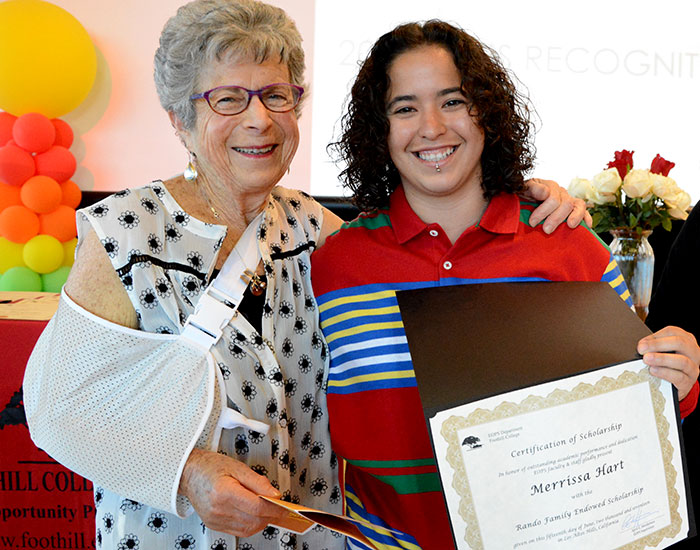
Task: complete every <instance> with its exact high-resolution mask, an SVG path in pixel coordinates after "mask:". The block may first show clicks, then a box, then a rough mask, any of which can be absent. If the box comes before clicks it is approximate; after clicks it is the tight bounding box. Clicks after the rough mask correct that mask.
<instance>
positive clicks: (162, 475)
mask: <svg viewBox="0 0 700 550" xmlns="http://www.w3.org/2000/svg"><path fill="white" fill-rule="evenodd" d="M261 216H262V214H260V215H259V216H258V217H256V218H255V220H253V222H251V224H250V225H249V226H248V227H247V228H246V231H245V232H244V233H243V235H242V236H241V238H240V239H239V241H238V243H237V245H236V247H235V248H234V250H233V251H232V252H231V254H230V255H229V257H228V258H227V260H226V262H225V264H224V265H223V267H222V269H221V272H220V274H219V276H218V277H217V278H216V279H215V280H214V281H213V282H212V283H211V284H210V285H209V286H208V287H207V288H206V290H205V291H204V293H203V294H202V296H201V297H200V299H199V302H198V303H197V305H196V308H195V311H194V313H193V314H192V315H190V317H189V318H188V319H187V322H186V324H185V327H184V328H183V330H182V333H181V334H180V335H176V336H173V335H163V334H153V333H148V332H142V331H139V330H133V329H130V328H127V327H124V326H121V325H117V324H115V323H111V322H109V321H106V320H104V319H102V318H100V317H97V316H96V315H94V314H92V313H90V312H88V311H86V310H84V309H83V308H81V307H80V306H78V305H77V304H76V303H75V302H73V301H72V300H71V299H70V297H68V296H67V295H66V294H65V292H63V293H62V294H61V299H60V302H59V306H58V311H57V312H56V315H54V317H53V318H52V319H51V321H50V322H49V323H48V325H47V326H46V329H45V330H44V332H43V333H42V335H41V337H40V338H39V340H38V341H37V344H36V347H35V348H34V351H33V352H32V355H31V357H30V358H29V361H28V363H27V368H26V371H25V376H24V406H25V410H26V415H27V423H28V425H29V428H30V433H31V436H32V439H33V441H34V442H35V443H36V445H37V446H38V447H40V448H42V449H43V450H44V451H46V452H47V453H48V454H49V455H50V456H52V457H53V458H54V459H56V460H58V461H59V462H61V463H62V464H64V465H65V466H67V467H68V468H70V469H71V470H74V471H75V472H77V473H79V474H80V475H82V476H83V477H85V478H87V479H90V480H92V481H94V482H96V483H98V484H99V485H101V486H103V487H105V488H107V489H109V490H110V491H113V492H114V493H117V494H119V495H122V496H124V497H126V498H130V499H132V500H136V501H139V502H142V503H144V504H147V505H149V506H152V507H155V508H159V509H162V510H167V511H170V512H173V513H176V514H178V515H180V516H183V515H185V514H187V513H189V512H191V506H189V503H188V501H187V499H186V498H184V497H181V496H178V494H177V490H178V485H179V481H180V476H181V474H182V470H183V468H184V466H185V462H186V461H187V458H188V457H189V454H190V452H191V451H192V449H193V448H194V447H195V445H198V446H199V447H203V448H206V449H208V450H216V449H217V448H218V442H219V437H220V434H221V430H222V429H223V428H234V427H238V426H245V427H248V428H249V429H251V430H255V431H257V432H261V433H267V431H268V429H269V426H268V425H267V424H264V423H262V422H257V421H255V420H251V419H248V418H246V417H245V416H243V415H242V414H240V413H239V412H237V411H235V410H233V409H230V408H228V407H226V396H225V393H224V385H223V378H222V375H221V372H220V370H219V368H218V367H217V365H216V361H215V360H214V357H213V355H212V353H211V351H210V348H211V347H212V346H213V345H215V344H216V342H217V341H218V340H219V338H220V337H221V334H222V331H223V329H224V327H226V325H227V324H228V323H229V322H230V320H231V318H232V317H233V316H234V315H235V313H236V310H237V308H238V305H239V304H240V302H241V299H242V297H243V293H244V291H245V289H246V287H247V286H248V282H249V281H250V278H251V276H252V274H253V273H254V270H255V269H256V267H257V265H258V263H259V261H260V251H259V249H258V246H257V239H256V232H257V228H258V225H259V223H260V220H261ZM224 302H226V303H224ZM154 466H155V467H154Z"/></svg>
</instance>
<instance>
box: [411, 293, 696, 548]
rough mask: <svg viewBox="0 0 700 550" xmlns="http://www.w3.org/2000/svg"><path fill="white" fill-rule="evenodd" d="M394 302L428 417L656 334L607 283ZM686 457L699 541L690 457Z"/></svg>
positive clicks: (615, 359)
mask: <svg viewBox="0 0 700 550" xmlns="http://www.w3.org/2000/svg"><path fill="white" fill-rule="evenodd" d="M397 299H398V302H399V308H400V310H401V317H402V320H403V324H404V327H405V330H406V337H407V339H408V346H409V349H410V352H411V358H412V361H413V368H414V370H415V373H416V381H417V384H418V390H419V393H420V396H421V401H422V403H423V410H424V412H425V415H426V418H431V417H432V416H434V415H435V414H436V413H437V412H439V411H442V410H445V409H449V408H452V407H456V406H458V405H461V404H464V403H469V402H472V401H476V400H478V399H483V398H485V397H489V396H492V395H498V394H501V393H505V392H508V391H512V390H516V389H520V388H525V387H528V386H534V385H536V384H541V383H544V382H550V381H554V380H558V379H562V378H566V377H568V376H573V375H575V374H579V373H582V372H587V371H592V370H596V369H599V368H603V367H605V366H608V365H613V364H616V363H621V362H624V361H629V360H632V359H635V358H638V357H639V354H638V353H637V342H638V341H639V340H640V339H641V338H643V337H644V336H646V335H648V334H650V331H649V329H648V328H647V327H646V326H645V325H644V323H642V321H641V320H640V319H639V318H638V317H637V315H636V314H635V313H634V312H632V310H631V309H630V308H629V307H628V306H627V305H626V304H625V303H624V302H623V301H622V300H621V299H620V297H619V296H618V295H617V293H616V292H615V291H614V290H613V289H612V288H611V287H610V285H608V284H607V283H603V282H552V283H550V282H542V283H540V282H533V283H529V282H528V283H487V284H472V285H458V286H449V287H435V288H426V289H419V290H407V291H400V292H397ZM675 395H676V393H675V391H674V396H675ZM676 411H678V408H677V407H676ZM676 420H677V423H678V426H679V429H678V431H679V433H681V430H680V417H679V416H678V413H677V419H676ZM681 437H682V435H681ZM681 449H682V445H681ZM682 460H683V470H684V474H685V483H686V494H687V498H688V518H689V523H690V532H689V536H694V535H695V521H694V518H693V513H692V504H691V502H690V493H689V491H688V476H687V466H686V463H685V453H682Z"/></svg>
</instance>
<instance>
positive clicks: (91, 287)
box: [65, 231, 138, 328]
mask: <svg viewBox="0 0 700 550" xmlns="http://www.w3.org/2000/svg"><path fill="white" fill-rule="evenodd" d="M65 291H66V294H68V296H70V297H71V299H72V300H73V301H74V302H75V303H76V304H78V305H79V306H80V307H82V308H84V309H86V310H88V311H89V312H90V313H94V314H95V315H97V316H98V317H102V318H103V319H106V320H108V321H111V322H113V323H117V324H119V325H122V326H126V327H130V328H138V319H137V318H136V311H135V310H134V306H133V305H132V304H131V301H130V300H129V296H128V294H127V293H126V290H125V289H124V285H123V284H122V282H121V280H120V279H119V277H118V276H117V272H116V271H115V270H114V266H112V263H111V262H110V261H109V257H108V256H107V253H106V252H105V249H104V246H102V243H101V242H100V239H99V238H98V237H97V234H96V233H95V232H94V231H90V233H89V234H88V235H86V237H85V238H84V239H83V240H82V241H81V242H80V246H79V248H78V251H77V256H76V259H75V263H74V264H73V267H72V268H71V271H70V275H69V276H68V280H67V281H66V286H65Z"/></svg>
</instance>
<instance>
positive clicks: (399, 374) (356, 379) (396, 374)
mask: <svg viewBox="0 0 700 550" xmlns="http://www.w3.org/2000/svg"><path fill="white" fill-rule="evenodd" d="M414 376H415V373H414V372H413V371H412V370H411V371H390V372H383V373H381V374H363V375H361V376H353V377H352V378H348V379H347V380H329V381H328V386H333V387H334V388H342V387H345V386H352V385H353V384H359V383H360V382H374V381H377V380H392V379H395V378H413V377H414Z"/></svg>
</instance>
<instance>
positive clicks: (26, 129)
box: [12, 113, 56, 153]
mask: <svg viewBox="0 0 700 550" xmlns="http://www.w3.org/2000/svg"><path fill="white" fill-rule="evenodd" d="M12 139H14V140H15V143H16V144H17V145H18V146H19V147H21V148H22V149H24V150H25V151H29V152H30V153H43V152H44V151H48V150H49V147H51V146H52V145H53V142H54V141H55V139H56V128H55V127H54V125H53V124H52V123H51V120H49V119H48V118H46V117H45V116H44V115H42V114H40V113H26V114H24V115H22V116H21V117H19V118H18V119H17V121H16V122H15V125H14V126H13V127H12Z"/></svg>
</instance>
